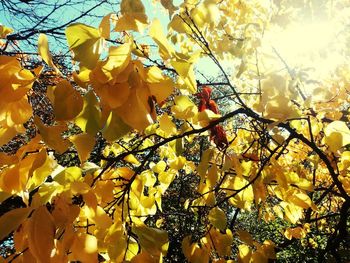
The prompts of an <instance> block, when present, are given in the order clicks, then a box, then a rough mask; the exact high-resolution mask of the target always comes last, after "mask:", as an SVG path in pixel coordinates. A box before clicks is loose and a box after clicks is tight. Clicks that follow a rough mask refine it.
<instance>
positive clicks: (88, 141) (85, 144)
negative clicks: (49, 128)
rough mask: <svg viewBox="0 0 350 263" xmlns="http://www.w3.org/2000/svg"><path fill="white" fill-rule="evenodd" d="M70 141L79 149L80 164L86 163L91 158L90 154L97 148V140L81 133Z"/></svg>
mask: <svg viewBox="0 0 350 263" xmlns="http://www.w3.org/2000/svg"><path fill="white" fill-rule="evenodd" d="M69 140H70V141H71V142H72V143H73V144H74V146H75V148H76V149H77V151H78V155H79V159H80V162H81V163H84V162H85V161H86V160H87V159H88V158H89V156H90V153H91V151H92V149H93V148H94V146H95V138H94V137H93V136H91V135H90V134H87V133H81V134H77V135H73V136H71V137H69Z"/></svg>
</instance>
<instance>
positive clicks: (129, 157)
mask: <svg viewBox="0 0 350 263" xmlns="http://www.w3.org/2000/svg"><path fill="white" fill-rule="evenodd" d="M123 160H124V161H126V162H128V163H132V164H135V165H139V164H140V162H139V160H137V159H136V157H135V155H133V154H128V155H127V156H125V158H124V159H123Z"/></svg>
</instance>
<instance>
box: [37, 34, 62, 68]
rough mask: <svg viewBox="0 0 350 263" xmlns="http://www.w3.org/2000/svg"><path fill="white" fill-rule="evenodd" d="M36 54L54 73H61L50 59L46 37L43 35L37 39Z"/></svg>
mask: <svg viewBox="0 0 350 263" xmlns="http://www.w3.org/2000/svg"><path fill="white" fill-rule="evenodd" d="M38 53H39V55H40V56H41V57H42V59H43V60H44V61H45V62H46V64H47V65H49V66H50V67H51V68H53V69H54V70H55V71H56V73H61V72H60V70H59V69H58V68H57V67H56V65H55V64H54V63H53V61H52V57H51V54H50V49H49V42H48V41H47V36H46V35H45V34H40V35H39V39H38Z"/></svg>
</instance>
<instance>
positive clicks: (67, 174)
mask: <svg viewBox="0 0 350 263" xmlns="http://www.w3.org/2000/svg"><path fill="white" fill-rule="evenodd" d="M52 177H53V179H54V180H55V181H56V182H58V183H59V184H61V185H66V184H68V183H72V182H75V181H79V180H80V179H81V178H82V172H81V169H80V168H79V167H76V166H73V167H68V168H65V169H63V170H62V171H60V172H59V173H58V174H56V175H52Z"/></svg>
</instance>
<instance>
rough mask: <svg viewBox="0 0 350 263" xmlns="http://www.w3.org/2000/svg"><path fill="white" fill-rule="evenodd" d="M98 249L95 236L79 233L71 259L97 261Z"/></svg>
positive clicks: (85, 262) (74, 242) (87, 262)
mask: <svg viewBox="0 0 350 263" xmlns="http://www.w3.org/2000/svg"><path fill="white" fill-rule="evenodd" d="M97 249H98V247H97V239H96V237H95V236H93V235H89V234H85V233H79V234H78V235H76V236H75V238H74V241H73V244H72V247H71V252H72V255H70V259H71V260H72V261H81V262H84V263H97V262H98V260H97Z"/></svg>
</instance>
